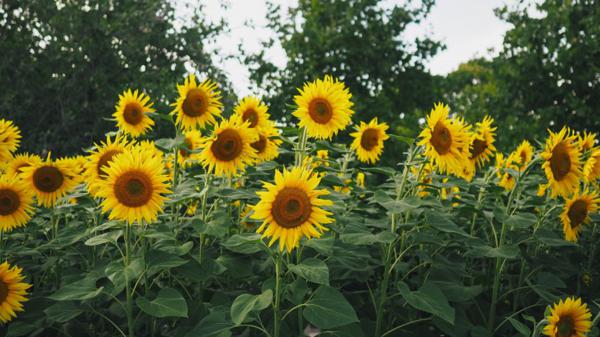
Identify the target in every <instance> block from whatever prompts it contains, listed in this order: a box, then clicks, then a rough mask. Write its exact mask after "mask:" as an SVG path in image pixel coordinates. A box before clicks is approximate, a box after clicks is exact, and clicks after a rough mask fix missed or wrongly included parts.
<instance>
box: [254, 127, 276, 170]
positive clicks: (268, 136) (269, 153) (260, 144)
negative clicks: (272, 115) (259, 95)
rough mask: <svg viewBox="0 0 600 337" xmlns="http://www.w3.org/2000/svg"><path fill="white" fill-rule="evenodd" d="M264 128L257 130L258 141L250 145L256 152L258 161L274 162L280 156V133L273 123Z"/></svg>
mask: <svg viewBox="0 0 600 337" xmlns="http://www.w3.org/2000/svg"><path fill="white" fill-rule="evenodd" d="M266 125H267V126H263V127H262V128H257V129H256V130H257V132H258V140H257V141H255V142H254V143H252V144H250V145H251V146H252V148H253V149H254V150H256V161H257V162H263V161H268V160H273V159H275V158H277V156H279V145H281V143H282V141H281V139H279V132H278V131H277V128H275V126H274V125H273V123H272V122H270V121H269V123H267V124H266Z"/></svg>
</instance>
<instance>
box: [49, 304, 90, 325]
mask: <svg viewBox="0 0 600 337" xmlns="http://www.w3.org/2000/svg"><path fill="white" fill-rule="evenodd" d="M83 312H84V310H83V309H82V308H81V306H80V305H79V304H77V303H76V302H72V301H68V302H57V303H54V304H53V305H51V306H49V307H47V308H46V309H45V310H44V313H45V314H46V317H48V320H49V321H51V322H57V323H65V322H68V321H70V320H72V319H73V318H75V317H77V316H79V315H81V314H82V313H83Z"/></svg>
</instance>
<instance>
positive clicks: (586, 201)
mask: <svg viewBox="0 0 600 337" xmlns="http://www.w3.org/2000/svg"><path fill="white" fill-rule="evenodd" d="M599 203H600V199H599V198H598V194H597V193H595V192H589V191H584V192H583V193H575V194H573V195H572V196H571V197H570V198H568V199H566V200H565V205H564V207H563V211H562V213H561V215H560V220H561V221H562V224H563V232H564V233H565V239H566V240H567V241H571V242H576V241H577V239H578V238H579V233H580V232H581V231H582V229H583V225H585V224H586V223H587V222H589V221H590V217H589V215H590V214H592V213H596V212H597V211H598V204H599Z"/></svg>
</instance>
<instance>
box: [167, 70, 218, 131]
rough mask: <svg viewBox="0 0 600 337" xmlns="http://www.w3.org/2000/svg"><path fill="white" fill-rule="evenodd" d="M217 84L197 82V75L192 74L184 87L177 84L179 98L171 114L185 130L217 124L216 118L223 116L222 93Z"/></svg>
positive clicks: (209, 81) (207, 81) (208, 81)
mask: <svg viewBox="0 0 600 337" xmlns="http://www.w3.org/2000/svg"><path fill="white" fill-rule="evenodd" d="M218 87H219V86H218V85H217V83H215V82H213V81H211V80H205V81H204V82H202V83H197V82H196V75H194V74H190V75H189V76H188V77H187V78H186V79H185V81H184V82H183V84H182V85H179V84H177V91H178V92H179V98H177V101H176V102H175V103H173V104H171V106H172V107H173V108H174V109H173V111H172V112H171V114H173V115H177V117H176V120H177V124H179V125H180V126H181V127H182V128H183V129H194V128H196V127H200V128H201V129H203V128H204V126H205V125H206V124H209V125H212V124H215V123H216V119H215V117H218V116H221V109H222V108H223V104H222V103H221V92H220V91H219V90H217V89H218Z"/></svg>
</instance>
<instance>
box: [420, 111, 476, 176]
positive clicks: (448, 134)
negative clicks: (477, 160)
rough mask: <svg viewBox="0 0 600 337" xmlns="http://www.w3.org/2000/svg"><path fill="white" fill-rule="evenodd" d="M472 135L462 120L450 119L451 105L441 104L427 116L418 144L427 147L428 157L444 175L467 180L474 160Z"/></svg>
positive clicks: (426, 153)
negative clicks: (471, 155)
mask: <svg viewBox="0 0 600 337" xmlns="http://www.w3.org/2000/svg"><path fill="white" fill-rule="evenodd" d="M468 131H469V126H467V125H466V124H465V123H464V122H463V121H462V120H460V119H449V118H448V106H447V105H444V104H442V103H438V104H436V105H435V106H434V108H433V109H432V110H431V113H430V114H429V116H427V127H426V128H425V129H423V131H421V134H420V135H419V137H420V138H421V141H420V142H419V143H418V144H419V145H421V146H424V147H425V152H424V154H425V156H426V157H428V158H429V160H430V161H431V162H432V164H433V165H434V166H435V167H436V168H437V169H438V170H439V171H440V172H442V173H452V174H454V175H456V176H463V175H464V166H465V164H466V163H468V162H469V156H470V153H469V142H470V136H469V132H468Z"/></svg>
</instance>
